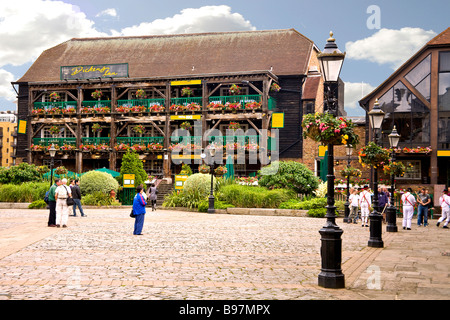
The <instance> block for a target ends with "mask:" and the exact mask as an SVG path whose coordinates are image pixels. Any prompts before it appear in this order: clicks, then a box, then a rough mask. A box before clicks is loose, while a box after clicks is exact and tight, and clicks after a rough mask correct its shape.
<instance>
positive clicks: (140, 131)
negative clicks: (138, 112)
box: [132, 124, 145, 134]
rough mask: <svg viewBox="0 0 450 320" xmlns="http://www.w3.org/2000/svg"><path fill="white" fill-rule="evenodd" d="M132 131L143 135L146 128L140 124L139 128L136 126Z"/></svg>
mask: <svg viewBox="0 0 450 320" xmlns="http://www.w3.org/2000/svg"><path fill="white" fill-rule="evenodd" d="M132 130H133V132H135V133H138V134H143V133H144V132H145V127H144V126H143V125H141V124H138V125H137V126H134V127H133V129H132Z"/></svg>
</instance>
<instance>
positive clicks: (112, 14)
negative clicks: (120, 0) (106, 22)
mask: <svg viewBox="0 0 450 320" xmlns="http://www.w3.org/2000/svg"><path fill="white" fill-rule="evenodd" d="M104 16H110V17H113V18H115V17H117V11H116V9H114V8H109V9H106V10H103V11H101V12H99V13H97V15H96V17H104Z"/></svg>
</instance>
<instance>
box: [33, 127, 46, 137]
mask: <svg viewBox="0 0 450 320" xmlns="http://www.w3.org/2000/svg"><path fill="white" fill-rule="evenodd" d="M44 127H45V123H44V124H41V126H40V127H39V128H38V129H37V130H36V131H35V132H34V133H32V134H31V139H33V138H34V137H35V136H36V134H37V133H38V132H39V131H41V130H42V128H44Z"/></svg>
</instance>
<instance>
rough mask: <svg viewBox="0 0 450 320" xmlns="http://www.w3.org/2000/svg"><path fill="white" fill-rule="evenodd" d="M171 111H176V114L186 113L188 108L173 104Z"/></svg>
mask: <svg viewBox="0 0 450 320" xmlns="http://www.w3.org/2000/svg"><path fill="white" fill-rule="evenodd" d="M169 110H170V111H175V112H178V111H184V110H186V107H185V106H183V105H181V104H173V105H171V106H170V107H169Z"/></svg>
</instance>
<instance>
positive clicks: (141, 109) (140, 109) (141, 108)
mask: <svg viewBox="0 0 450 320" xmlns="http://www.w3.org/2000/svg"><path fill="white" fill-rule="evenodd" d="M146 110H147V108H146V107H145V106H133V107H131V108H130V111H131V112H133V113H142V112H145V111H146Z"/></svg>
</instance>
